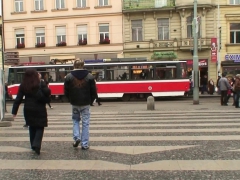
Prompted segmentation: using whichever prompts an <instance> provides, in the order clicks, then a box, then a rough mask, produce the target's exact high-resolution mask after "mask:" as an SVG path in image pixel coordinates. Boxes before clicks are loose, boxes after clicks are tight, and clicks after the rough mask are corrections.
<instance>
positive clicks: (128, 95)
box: [122, 94, 131, 102]
mask: <svg viewBox="0 0 240 180" xmlns="http://www.w3.org/2000/svg"><path fill="white" fill-rule="evenodd" d="M130 98H131V96H130V94H124V95H123V97H122V101H125V102H126V101H130Z"/></svg>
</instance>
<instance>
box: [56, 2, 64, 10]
mask: <svg viewBox="0 0 240 180" xmlns="http://www.w3.org/2000/svg"><path fill="white" fill-rule="evenodd" d="M64 1H65V0H56V9H64V8H65V2H64Z"/></svg>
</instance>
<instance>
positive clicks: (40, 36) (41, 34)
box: [35, 28, 45, 44]
mask: <svg viewBox="0 0 240 180" xmlns="http://www.w3.org/2000/svg"><path fill="white" fill-rule="evenodd" d="M35 31H36V44H41V43H45V28H36V30H35Z"/></svg>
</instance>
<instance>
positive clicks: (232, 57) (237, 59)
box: [225, 54, 240, 62]
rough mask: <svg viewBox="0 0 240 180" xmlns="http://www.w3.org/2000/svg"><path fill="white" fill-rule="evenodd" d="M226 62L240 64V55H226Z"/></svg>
mask: <svg viewBox="0 0 240 180" xmlns="http://www.w3.org/2000/svg"><path fill="white" fill-rule="evenodd" d="M225 60H226V61H234V62H240V54H227V55H225Z"/></svg>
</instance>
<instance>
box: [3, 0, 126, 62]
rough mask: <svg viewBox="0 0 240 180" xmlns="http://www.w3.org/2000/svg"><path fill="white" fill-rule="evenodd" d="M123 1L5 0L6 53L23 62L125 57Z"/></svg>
mask: <svg viewBox="0 0 240 180" xmlns="http://www.w3.org/2000/svg"><path fill="white" fill-rule="evenodd" d="M121 4H122V3H121V0H3V22H4V37H5V51H7V52H16V51H17V52H19V56H20V57H21V59H20V61H21V62H28V61H32V62H39V61H44V62H49V60H51V59H71V58H82V59H108V58H116V57H121V56H122V51H123V44H122V41H123V38H122V34H123V33H122V8H121Z"/></svg>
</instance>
